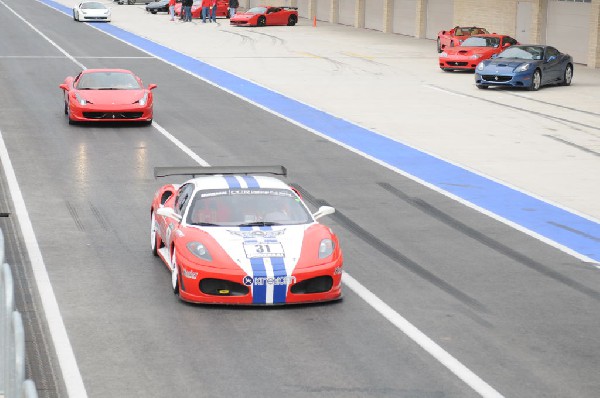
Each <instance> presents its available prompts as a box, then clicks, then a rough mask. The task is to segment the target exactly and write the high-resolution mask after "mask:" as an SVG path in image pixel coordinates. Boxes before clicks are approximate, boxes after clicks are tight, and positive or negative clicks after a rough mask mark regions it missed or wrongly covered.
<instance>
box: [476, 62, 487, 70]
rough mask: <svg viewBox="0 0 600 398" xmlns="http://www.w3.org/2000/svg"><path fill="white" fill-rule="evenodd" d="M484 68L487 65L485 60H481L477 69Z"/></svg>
mask: <svg viewBox="0 0 600 398" xmlns="http://www.w3.org/2000/svg"><path fill="white" fill-rule="evenodd" d="M483 68H485V65H484V64H483V62H480V63H479V65H477V70H483Z"/></svg>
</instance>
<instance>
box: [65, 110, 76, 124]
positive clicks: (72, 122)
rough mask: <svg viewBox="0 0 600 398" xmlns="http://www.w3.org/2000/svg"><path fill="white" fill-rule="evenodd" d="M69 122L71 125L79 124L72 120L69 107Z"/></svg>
mask: <svg viewBox="0 0 600 398" xmlns="http://www.w3.org/2000/svg"><path fill="white" fill-rule="evenodd" d="M67 120H68V121H69V124H70V125H74V124H77V121H76V120H73V119H71V111H70V110H69V107H67Z"/></svg>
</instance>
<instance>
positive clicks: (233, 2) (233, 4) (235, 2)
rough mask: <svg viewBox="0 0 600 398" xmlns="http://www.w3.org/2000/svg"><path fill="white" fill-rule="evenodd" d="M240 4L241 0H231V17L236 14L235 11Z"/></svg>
mask: <svg viewBox="0 0 600 398" xmlns="http://www.w3.org/2000/svg"><path fill="white" fill-rule="evenodd" d="M239 6H240V2H239V1H238V0H229V18H231V17H233V16H234V15H235V11H236V10H237V8H238V7H239Z"/></svg>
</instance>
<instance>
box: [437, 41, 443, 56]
mask: <svg viewBox="0 0 600 398" xmlns="http://www.w3.org/2000/svg"><path fill="white" fill-rule="evenodd" d="M437 52H438V54H439V53H441V52H442V43H441V42H440V38H439V37H438V39H437Z"/></svg>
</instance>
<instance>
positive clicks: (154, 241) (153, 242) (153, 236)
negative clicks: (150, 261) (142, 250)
mask: <svg viewBox="0 0 600 398" xmlns="http://www.w3.org/2000/svg"><path fill="white" fill-rule="evenodd" d="M154 224H155V218H154V213H152V216H151V217H150V249H151V250H152V254H153V255H154V256H158V232H156V231H155V230H154Z"/></svg>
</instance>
